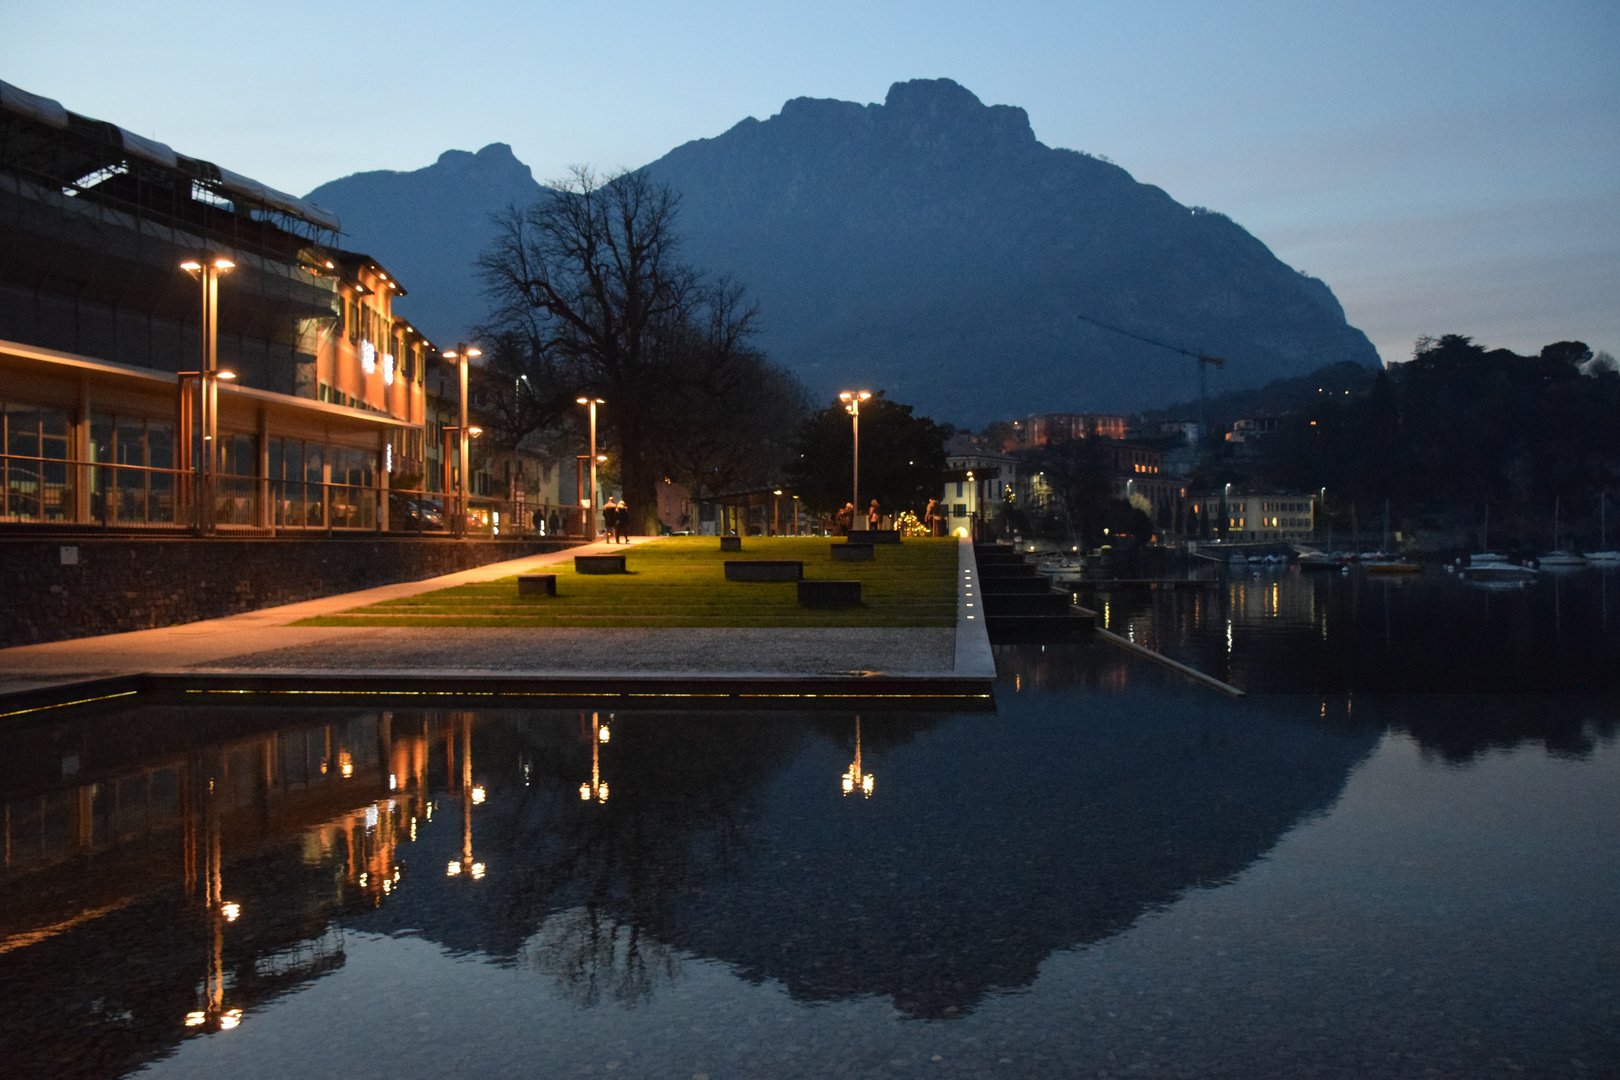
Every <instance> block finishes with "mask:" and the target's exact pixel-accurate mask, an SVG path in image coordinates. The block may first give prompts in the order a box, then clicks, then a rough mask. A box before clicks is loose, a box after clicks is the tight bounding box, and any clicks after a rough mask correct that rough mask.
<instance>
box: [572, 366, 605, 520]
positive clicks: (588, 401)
mask: <svg viewBox="0 0 1620 1080" xmlns="http://www.w3.org/2000/svg"><path fill="white" fill-rule="evenodd" d="M574 400H575V402H577V403H578V404H580V405H585V406H587V407H589V409H590V410H591V493H590V500H591V505H590V511H591V516H590V523H591V529H590V532H591V539H592V540H595V539H596V509H597V504H598V503H599V502H600V501H601V500H599V499H598V498H597V492H596V407H597V406H598V405H606V404H607V402H606V401H603V400H602V399H601V398H599V397H582V398H575V399H574Z"/></svg>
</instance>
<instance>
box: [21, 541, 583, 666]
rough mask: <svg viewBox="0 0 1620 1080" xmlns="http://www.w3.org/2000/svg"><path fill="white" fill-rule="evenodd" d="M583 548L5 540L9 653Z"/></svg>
mask: <svg viewBox="0 0 1620 1080" xmlns="http://www.w3.org/2000/svg"><path fill="white" fill-rule="evenodd" d="M574 543H577V541H574V542H571V541H567V540H501V541H494V540H487V541H486V540H466V541H456V540H450V539H442V538H421V537H409V538H405V537H401V538H392V537H390V538H377V537H369V538H358V537H357V538H333V539H328V538H321V539H308V540H303V539H286V540H282V539H275V540H270V539H264V540H224V539H214V540H200V539H185V538H156V537H154V538H151V539H143V538H138V537H136V538H131V537H117V538H107V539H99V538H96V539H90V538H78V537H75V538H71V539H65V540H64V539H50V540H47V539H27V538H9V537H8V538H0V648H3V647H6V646H11V645H27V644H31V643H34V642H41V641H60V640H63V639H65V638H76V637H89V636H91V635H94V634H112V633H118V632H120V631H125V630H147V629H150V628H152V627H155V626H172V625H174V624H176V623H186V622H195V621H197V620H199V619H214V618H218V617H220V616H223V615H235V614H238V613H240V612H244V611H253V610H256V609H258V608H264V607H274V606H276V605H278V604H291V603H295V602H297V601H300V600H313V599H315V598H316V597H321V596H332V595H334V594H336V593H342V592H352V591H354V590H356V589H367V588H371V587H372V586H375V585H390V584H393V583H395V582H400V581H419V580H421V579H423V578H430V577H435V576H437V575H439V574H449V573H453V572H455V571H457V570H468V569H471V568H472V567H475V566H483V565H486V564H488V563H492V562H500V561H502V560H504V559H518V558H522V557H524V556H525V555H534V554H537V553H539V552H544V551H556V550H558V549H560V548H565V547H570V546H572V545H573V544H574Z"/></svg>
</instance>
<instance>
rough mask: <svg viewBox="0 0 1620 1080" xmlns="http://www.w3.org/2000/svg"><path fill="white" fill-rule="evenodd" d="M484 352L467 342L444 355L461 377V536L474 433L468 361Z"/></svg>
mask: <svg viewBox="0 0 1620 1080" xmlns="http://www.w3.org/2000/svg"><path fill="white" fill-rule="evenodd" d="M483 355H484V354H483V352H482V350H479V349H475V348H469V347H468V345H467V343H466V342H465V341H462V342H458V343H457V344H456V347H455V348H454V349H452V350H451V351H450V352H447V353H445V354H444V358H445V359H446V360H454V361H455V362H456V366H457V368H458V369H459V372H460V375H461V423H460V424H458V425H457V426H456V430H457V431H458V432H460V433H461V434H460V438H459V439H457V442H458V443H459V444H460V453H459V454H458V455H457V460H458V461H459V463H460V466H461V479H460V481H459V482H458V483H457V484H456V535H457V536H461V535H462V534H463V533H465V532H466V531H467V458H468V456H469V453H470V449H471V448H470V445H469V442H468V440H470V439H471V438H472V431H471V429H470V427H469V425H468V423H467V361H469V360H471V359H472V358H473V357H475V356H483Z"/></svg>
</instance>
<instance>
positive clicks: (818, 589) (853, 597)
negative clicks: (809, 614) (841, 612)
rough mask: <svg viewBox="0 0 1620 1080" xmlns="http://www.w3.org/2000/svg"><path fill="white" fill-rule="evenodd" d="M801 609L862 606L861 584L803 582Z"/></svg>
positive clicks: (800, 599)
mask: <svg viewBox="0 0 1620 1080" xmlns="http://www.w3.org/2000/svg"><path fill="white" fill-rule="evenodd" d="M799 604H800V606H801V607H817V608H840V607H860V606H861V583H860V582H858V581H801V582H799Z"/></svg>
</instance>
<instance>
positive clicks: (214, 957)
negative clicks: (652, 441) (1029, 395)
mask: <svg viewBox="0 0 1620 1080" xmlns="http://www.w3.org/2000/svg"><path fill="white" fill-rule="evenodd" d="M1594 577H1597V578H1601V575H1594ZM1235 584H1241V585H1242V588H1243V592H1242V596H1243V597H1244V598H1245V599H1244V601H1243V603H1242V604H1241V605H1239V604H1237V603H1234V602H1233V596H1232V593H1231V592H1230V587H1231V586H1233V585H1235ZM1270 584H1275V585H1276V586H1277V590H1276V593H1275V595H1276V596H1277V597H1278V601H1277V603H1276V604H1275V605H1274V606H1272V607H1267V606H1266V604H1265V602H1264V601H1261V602H1260V603H1259V606H1258V608H1256V607H1254V606H1251V604H1250V602H1249V601H1248V600H1247V599H1246V598H1247V597H1248V596H1249V595H1250V592H1249V590H1251V589H1253V588H1256V586H1255V585H1254V579H1253V578H1248V579H1247V580H1246V581H1245V582H1242V583H1234V582H1228V583H1227V586H1226V588H1225V589H1224V590H1223V591H1217V592H1215V593H1213V594H1201V598H1200V599H1199V601H1198V602H1199V603H1202V604H1211V603H1213V602H1215V601H1218V600H1221V599H1222V598H1223V597H1224V598H1225V601H1224V611H1223V612H1222V614H1221V615H1220V617H1219V618H1218V619H1215V618H1213V617H1205V616H1199V617H1198V618H1191V617H1189V616H1188V615H1187V612H1186V611H1185V610H1183V608H1182V607H1179V606H1178V605H1183V604H1187V603H1191V602H1192V600H1191V598H1185V597H1176V598H1171V597H1159V598H1154V597H1146V598H1140V599H1139V600H1137V601H1132V600H1129V599H1122V600H1120V601H1117V602H1116V601H1115V600H1114V599H1112V598H1110V600H1109V604H1110V616H1111V617H1113V616H1115V615H1118V617H1119V618H1120V619H1121V620H1123V621H1121V622H1116V623H1115V624H1114V625H1116V627H1129V628H1130V629H1131V631H1132V632H1133V633H1135V634H1137V635H1138V636H1140V637H1147V636H1149V635H1156V638H1155V640H1156V641H1157V642H1158V643H1159V644H1161V645H1163V646H1164V647H1166V648H1168V649H1170V650H1171V651H1175V650H1177V649H1180V650H1183V651H1184V653H1185V655H1186V656H1188V657H1194V656H1196V657H1201V658H1203V659H1205V660H1209V659H1212V658H1220V657H1226V658H1228V663H1229V666H1228V667H1225V668H1223V669H1221V670H1220V671H1217V672H1216V673H1217V674H1223V675H1227V676H1230V677H1233V678H1234V679H1238V680H1243V679H1247V680H1253V681H1255V682H1259V683H1262V684H1263V687H1264V688H1282V689H1287V690H1290V691H1305V690H1309V691H1310V692H1290V693H1265V694H1254V695H1251V696H1250V697H1248V698H1245V699H1241V700H1230V699H1227V698H1224V697H1222V696H1219V695H1217V694H1214V693H1212V692H1210V691H1209V690H1207V689H1205V688H1203V687H1200V686H1197V685H1193V684H1189V683H1186V682H1183V681H1180V680H1179V679H1178V678H1177V677H1176V676H1174V675H1171V674H1170V673H1168V672H1165V671H1164V670H1163V669H1160V668H1158V667H1156V666H1154V665H1150V664H1143V663H1141V662H1140V661H1136V660H1133V659H1130V658H1129V657H1127V656H1126V655H1125V654H1124V653H1123V652H1122V651H1120V650H1118V649H1116V648H1113V647H1111V646H1107V645H1104V644H1091V643H1082V644H1076V645H1067V646H1062V647H1059V646H1047V647H1045V648H1042V647H1041V646H1039V645H1033V646H1018V647H1006V648H1001V649H999V650H998V657H997V659H998V664H999V667H1000V670H1001V672H1002V680H1001V686H1000V687H999V690H998V696H999V705H1000V709H999V712H998V713H996V714H995V715H984V714H979V715H970V716H949V715H947V716H914V715H900V714H876V715H862V716H860V717H856V716H854V715H852V714H814V715H800V714H783V713H771V714H757V715H755V714H737V713H727V714H699V713H678V714H670V713H664V714H659V713H647V712H637V713H618V714H612V715H610V714H607V713H600V714H596V715H595V716H594V717H593V714H591V713H588V712H587V713H579V712H568V713H557V712H477V713H460V712H414V711H403V710H394V711H381V710H331V711H313V710H300V711H288V710H271V709H257V708H236V709H209V710H200V709H183V708H179V707H173V708H171V707H166V706H161V705H148V706H143V707H139V708H133V709H128V710H123V711H109V712H104V713H100V714H97V715H94V716H88V717H82V718H79V719H75V720H72V721H70V722H62V723H58V724H56V725H53V726H50V727H44V728H40V727H35V728H29V729H10V730H7V731H4V732H0V784H3V791H0V797H3V799H4V802H5V807H4V813H5V828H6V849H5V857H6V863H5V876H4V878H3V879H0V890H3V891H0V1073H3V1074H4V1075H7V1076H52V1077H116V1076H123V1075H129V1074H131V1073H135V1072H145V1073H149V1074H152V1075H154V1076H158V1077H167V1076H174V1077H193V1076H199V1077H201V1076H206V1077H210V1078H218V1077H222V1076H230V1077H286V1076H303V1077H327V1076H332V1077H337V1076H343V1077H373V1076H375V1077H437V1076H458V1075H478V1076H559V1077H568V1076H597V1077H603V1076H636V1077H640V1076H651V1077H680V1078H689V1077H697V1076H707V1077H709V1078H712V1080H719V1078H721V1077H752V1076H786V1077H793V1076H829V1077H846V1076H860V1077H864V1076H877V1077H911V1076H916V1077H933V1076H942V1077H962V1076H966V1077H979V1076H985V1077H1023V1076H1098V1075H1109V1076H1112V1075H1120V1076H1176V1077H1182V1076H1188V1077H1194V1076H1196V1077H1205V1076H1231V1077H1253V1076H1301V1075H1310V1076H1446V1077H1479V1076H1498V1075H1499V1076H1515V1077H1516V1076H1527V1075H1528V1076H1602V1075H1609V1076H1613V1075H1617V1074H1620V829H1617V825H1620V749H1617V746H1616V738H1615V735H1616V731H1617V725H1620V696H1616V695H1614V694H1612V693H1587V694H1567V693H1554V692H1551V691H1552V690H1553V689H1555V686H1554V685H1550V684H1553V683H1555V678H1553V677H1548V678H1544V679H1543V680H1542V682H1541V683H1540V684H1539V685H1537V684H1536V681H1535V680H1534V679H1531V678H1530V677H1529V676H1528V675H1525V674H1524V671H1526V670H1529V669H1525V668H1522V667H1514V668H1512V670H1511V672H1509V673H1508V674H1507V675H1499V677H1500V678H1504V679H1508V680H1509V681H1516V680H1522V681H1523V682H1525V683H1527V684H1528V689H1527V691H1526V692H1523V693H1515V694H1505V693H1491V692H1471V693H1463V692H1460V691H1461V690H1462V689H1464V687H1460V686H1459V687H1453V686H1452V685H1451V684H1450V683H1449V682H1447V681H1446V680H1447V679H1448V678H1450V676H1442V677H1439V682H1440V683H1441V684H1442V685H1443V686H1445V688H1446V689H1448V690H1457V691H1458V692H1448V693H1445V694H1414V693H1409V692H1406V693H1390V692H1383V693H1380V692H1375V690H1376V689H1377V688H1378V687H1379V686H1381V685H1387V684H1388V682H1389V680H1390V678H1391V677H1390V676H1389V675H1388V674H1387V672H1384V673H1380V672H1381V665H1385V664H1387V663H1390V662H1391V656H1392V655H1399V657H1400V658H1401V660H1402V662H1403V663H1409V667H1407V668H1403V669H1402V670H1403V671H1414V670H1421V664H1420V660H1421V657H1419V656H1416V655H1413V651H1414V650H1417V651H1420V652H1421V651H1423V650H1424V649H1425V648H1426V649H1427V655H1428V656H1429V658H1430V659H1429V661H1428V662H1429V663H1430V664H1432V665H1435V666H1437V667H1438V666H1439V665H1441V664H1442V663H1443V662H1444V659H1445V658H1446V657H1447V656H1454V655H1458V654H1461V653H1466V652H1467V649H1466V648H1465V647H1464V646H1466V645H1468V643H1469V642H1475V643H1477V642H1478V641H1480V640H1482V639H1481V638H1480V636H1479V633H1478V630H1479V628H1478V626H1477V625H1476V624H1475V622H1473V621H1469V620H1465V619H1462V618H1460V617H1458V616H1457V613H1456V612H1453V614H1452V616H1451V617H1449V618H1448V617H1447V616H1446V613H1445V611H1444V610H1443V608H1444V605H1446V604H1448V603H1451V602H1452V601H1453V600H1456V601H1457V602H1458V603H1460V604H1464V605H1466V604H1469V603H1472V602H1473V600H1471V599H1469V595H1468V594H1466V593H1457V594H1455V596H1454V595H1453V594H1451V593H1449V592H1442V591H1440V590H1442V589H1446V588H1449V585H1448V584H1447V583H1444V582H1433V583H1429V582H1423V583H1407V582H1402V583H1400V584H1399V585H1396V586H1393V588H1394V589H1395V590H1399V591H1398V592H1392V593H1390V594H1389V595H1390V596H1391V597H1393V598H1394V599H1393V600H1392V601H1391V602H1392V603H1393V604H1396V605H1406V606H1404V607H1402V606H1396V607H1392V608H1391V609H1390V610H1391V616H1392V620H1393V619H1394V616H1395V615H1396V613H1405V614H1407V615H1410V614H1411V613H1412V612H1413V611H1416V612H1417V613H1418V614H1417V615H1416V616H1413V617H1415V618H1420V619H1421V620H1424V621H1425V625H1427V626H1429V627H1430V628H1431V629H1430V630H1429V631H1427V633H1426V634H1422V635H1420V634H1414V633H1413V632H1412V631H1411V620H1410V619H1408V618H1404V617H1403V618H1401V619H1399V620H1398V625H1392V626H1391V630H1390V636H1389V638H1388V639H1387V641H1385V642H1381V641H1380V640H1378V635H1379V634H1380V633H1381V630H1382V624H1381V618H1382V617H1381V615H1380V613H1379V611H1378V608H1377V604H1378V603H1379V602H1381V599H1382V597H1381V594H1382V592H1383V587H1382V584H1381V583H1380V584H1379V585H1378V586H1377V587H1376V588H1368V587H1367V586H1368V583H1365V582H1362V583H1359V584H1358V583H1356V582H1349V581H1330V582H1322V583H1319V582H1316V581H1310V580H1302V579H1299V578H1298V577H1297V576H1294V577H1280V578H1278V579H1277V580H1275V581H1274V582H1271V583H1270ZM1451 584H1454V583H1451ZM1414 585H1416V586H1418V587H1415V588H1414V587H1413V586H1414ZM1570 585H1571V582H1570V581H1561V582H1560V586H1559V587H1560V588H1561V589H1562V588H1564V587H1566V586H1570ZM1356 589H1360V590H1362V591H1360V592H1359V593H1356V594H1354V595H1351V592H1352V590H1356ZM1425 589H1427V590H1430V591H1429V592H1428V593H1425ZM1289 590H1292V591H1289ZM1319 590H1325V591H1319ZM1307 591H1308V595H1309V597H1310V600H1309V601H1307V600H1306V599H1304V598H1303V597H1304V596H1305V595H1306V592H1307ZM1578 595H1584V596H1585V597H1586V599H1579V598H1577V597H1578ZM1425 596H1427V597H1428V599H1427V600H1425ZM1499 599H1500V598H1499V597H1495V596H1493V597H1491V598H1490V599H1489V600H1488V601H1486V602H1487V603H1491V604H1495V603H1497V602H1498V600H1499ZM1510 599H1512V601H1513V602H1515V603H1520V604H1522V605H1523V607H1521V608H1520V609H1518V611H1519V613H1518V614H1512V615H1503V614H1501V613H1500V612H1499V611H1498V612H1497V613H1495V614H1493V615H1492V616H1491V617H1492V618H1494V619H1497V620H1498V622H1499V633H1500V634H1502V635H1503V636H1505V637H1508V638H1512V639H1514V640H1518V641H1522V642H1530V643H1532V645H1531V646H1530V647H1532V648H1535V649H1540V648H1541V646H1540V645H1535V644H1533V643H1534V642H1536V641H1537V639H1538V636H1539V635H1540V634H1541V632H1542V629H1543V622H1542V620H1543V616H1544V615H1545V609H1546V608H1547V607H1548V605H1549V604H1550V605H1554V606H1555V607H1556V612H1555V617H1556V619H1559V620H1563V619H1570V620H1573V621H1571V622H1570V623H1569V624H1568V630H1569V632H1570V633H1571V634H1577V633H1578V634H1580V635H1582V636H1583V637H1584V639H1585V643H1584V644H1582V645H1580V646H1579V649H1578V650H1577V652H1578V654H1579V655H1586V654H1587V653H1592V654H1595V655H1599V656H1601V655H1602V654H1603V650H1605V649H1611V648H1612V647H1613V638H1612V631H1606V630H1605V628H1604V625H1603V624H1602V622H1601V619H1602V617H1603V613H1602V611H1601V605H1602V603H1603V598H1602V596H1601V595H1600V594H1594V593H1592V592H1591V590H1586V591H1585V593H1579V594H1578V593H1577V592H1575V591H1571V592H1568V593H1565V592H1559V593H1557V594H1553V593H1552V592H1551V590H1547V589H1541V588H1540V587H1539V586H1538V587H1537V588H1536V589H1533V590H1528V591H1526V592H1525V593H1523V594H1517V595H1515V596H1514V597H1512V598H1510ZM1116 603H1119V604H1123V605H1124V606H1123V607H1116V606H1115V605H1116ZM1133 603H1135V604H1137V607H1135V608H1133V607H1131V605H1132V604H1133ZM1312 603H1314V604H1316V605H1317V606H1316V607H1314V608H1313V607H1311V604H1312ZM1425 604H1427V605H1428V606H1427V607H1425V606H1424V605H1425ZM1347 605H1349V606H1350V612H1349V617H1348V619H1346V620H1345V621H1346V623H1347V624H1348V628H1345V629H1341V628H1340V627H1339V625H1338V623H1339V618H1340V616H1341V615H1343V614H1344V610H1345V608H1346V606H1347ZM1433 608H1440V609H1442V610H1439V611H1434V610H1431V609H1433ZM1369 609H1370V610H1371V614H1368V611H1369ZM1215 610H1220V609H1218V608H1205V609H1204V611H1205V612H1206V615H1207V613H1208V612H1209V611H1215ZM1459 610H1463V609H1459ZM1324 612H1325V613H1326V617H1327V619H1328V622H1327V631H1326V637H1327V640H1328V641H1330V642H1339V643H1344V644H1346V646H1347V647H1350V648H1353V649H1355V650H1358V653H1357V655H1358V656H1360V657H1361V658H1362V659H1361V660H1359V661H1357V662H1355V663H1349V662H1346V661H1344V660H1343V658H1342V657H1341V656H1339V655H1338V654H1337V653H1335V654H1333V656H1332V657H1331V658H1329V659H1323V658H1322V654H1321V653H1320V652H1319V651H1313V650H1318V649H1319V647H1318V646H1317V645H1316V644H1315V643H1316V642H1317V641H1319V640H1321V638H1322V630H1321V628H1320V626H1321V622H1320V620H1321V618H1322V613H1324ZM1335 613H1338V614H1335ZM1228 620H1230V623H1231V626H1232V632H1231V641H1232V645H1231V650H1230V651H1229V652H1228V651H1226V646H1225V639H1226V629H1225V627H1226V624H1227V622H1228ZM1594 620H1597V621H1596V622H1595V623H1594ZM1448 624H1449V625H1454V626H1455V627H1457V629H1456V630H1455V632H1454V633H1452V634H1451V635H1450V636H1446V637H1444V638H1443V640H1435V635H1436V634H1443V633H1444V627H1446V626H1447V625H1448ZM1594 625H1595V626H1596V630H1595V631H1594V629H1593V627H1594ZM1216 627H1219V630H1218V632H1217V631H1215V628H1216ZM1358 627H1359V628H1360V629H1359V630H1358V629H1356V628H1358ZM1556 629H1557V626H1555V630H1556ZM1212 635H1213V645H1212ZM1335 635H1341V636H1337V637H1336V636H1335ZM1606 635H1609V636H1606ZM1459 638H1460V639H1461V643H1459V640H1458V639H1459ZM1398 639H1399V641H1401V642H1404V643H1405V644H1404V645H1403V646H1401V647H1400V648H1398V649H1397V648H1396V643H1397V640H1398ZM1425 641H1428V642H1429V644H1428V645H1427V646H1425V645H1424V644H1423V642H1425ZM1414 643H1415V644H1414ZM1212 647H1214V648H1215V650H1216V651H1215V652H1213V653H1212V652H1209V651H1208V650H1209V649H1210V648H1212ZM1391 649H1395V650H1396V653H1395V654H1392V653H1391V652H1390V650H1391ZM1580 650H1585V652H1580ZM1543 654H1544V653H1543ZM1504 655H1505V654H1504ZM1313 656H1316V657H1317V659H1316V660H1312V657H1313ZM1495 666H1497V667H1501V666H1502V665H1501V664H1498V665H1495ZM1558 670H1562V669H1558ZM1553 676H1556V677H1557V678H1562V676H1561V675H1558V674H1557V672H1556V671H1554V672H1553ZM1410 677H1411V676H1410V675H1409V674H1403V675H1401V676H1400V678H1401V679H1407V678H1410ZM1341 678H1343V679H1349V680H1350V683H1351V684H1350V685H1349V686H1347V687H1345V688H1343V689H1332V687H1333V686H1335V685H1336V680H1340V679H1341ZM1613 678H1614V676H1613V674H1612V672H1611V673H1609V674H1608V675H1606V676H1602V677H1599V676H1594V679H1595V680H1596V682H1597V683H1600V684H1601V683H1603V681H1604V679H1610V680H1612V679H1613ZM1380 680H1382V682H1381V681H1380ZM1600 688H1601V687H1600ZM1496 689H1500V687H1499V686H1495V685H1492V684H1489V683H1487V684H1486V685H1484V686H1481V687H1477V688H1476V690H1483V691H1491V690H1496ZM604 726H605V727H606V728H607V731H608V734H607V736H606V737H605V739H604V736H603V734H602V730H603V728H604ZM845 777H848V778H849V787H850V788H851V789H852V790H851V791H850V792H849V793H847V794H846V792H845V783H844V778H845ZM867 777H870V778H871V793H870V795H863V794H862V791H861V788H862V782H863V781H864V780H865V779H866V778H867ZM582 793H583V795H584V796H586V797H585V798H582ZM604 794H605V795H606V798H605V800H604V799H603V797H602V796H603V795H604ZM231 916H234V917H231Z"/></svg>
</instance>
